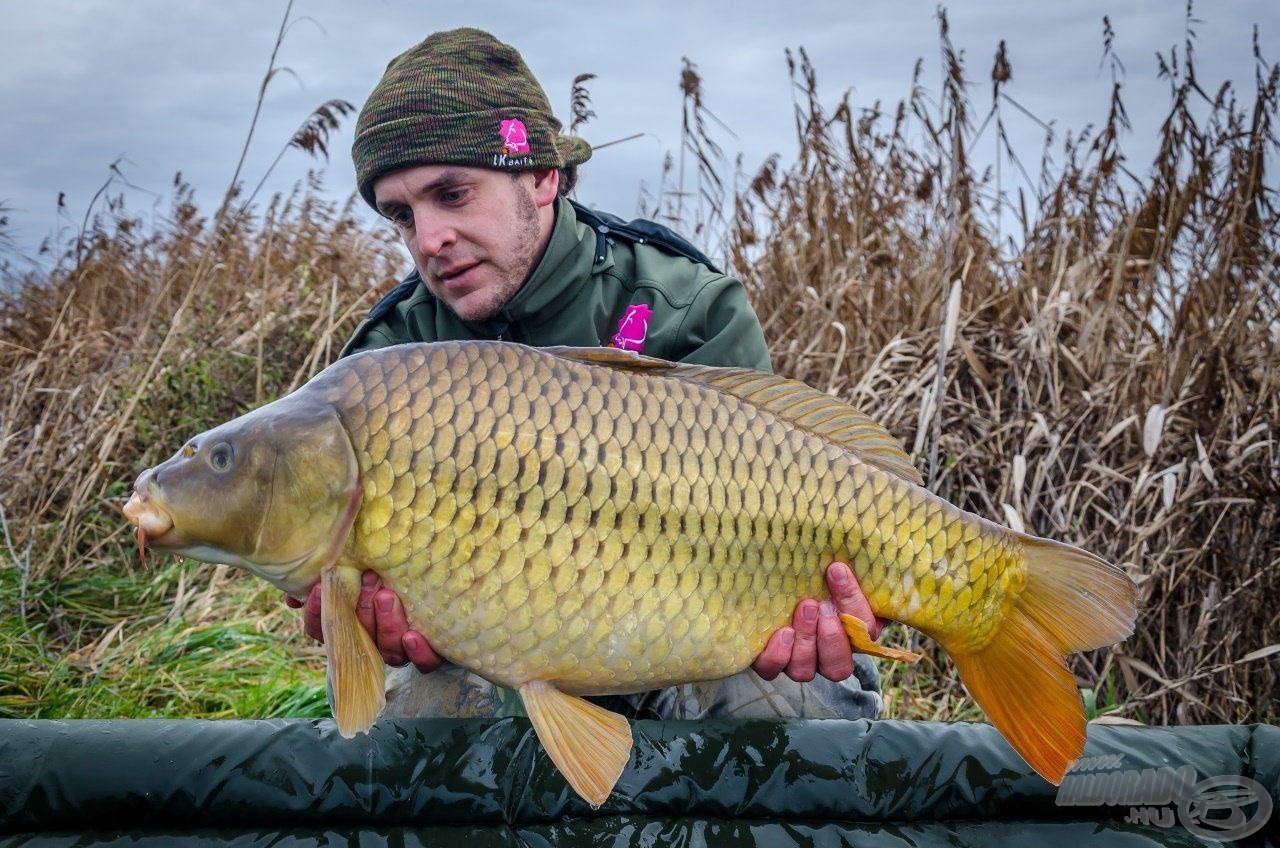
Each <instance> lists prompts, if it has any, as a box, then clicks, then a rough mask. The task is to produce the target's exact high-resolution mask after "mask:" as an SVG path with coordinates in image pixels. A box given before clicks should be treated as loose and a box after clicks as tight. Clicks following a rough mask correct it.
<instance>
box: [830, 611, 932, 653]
mask: <svg viewBox="0 0 1280 848" xmlns="http://www.w3.org/2000/svg"><path fill="white" fill-rule="evenodd" d="M840 622H841V623H842V624H843V625H844V632H845V634H846V635H848V637H849V642H850V643H851V644H852V645H853V652H854V653H855V654H866V655H867V656H869V657H879V658H880V659H882V660H895V661H897V662H909V663H913V662H918V661H919V660H920V654H917V653H914V652H913V651H904V650H902V649H900V648H890V647H889V646H888V645H881V644H880V643H879V642H877V641H875V640H874V639H872V638H871V633H870V631H868V630H867V623H866V622H865V621H863V620H862V619H860V618H858V617H857V616H854V615H849V614H848V613H843V612H842V613H840Z"/></svg>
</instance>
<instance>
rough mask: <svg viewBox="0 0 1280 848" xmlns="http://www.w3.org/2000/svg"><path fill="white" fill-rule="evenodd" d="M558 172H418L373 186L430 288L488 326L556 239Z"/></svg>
mask: <svg viewBox="0 0 1280 848" xmlns="http://www.w3.org/2000/svg"><path fill="white" fill-rule="evenodd" d="M558 188H559V179H558V172H556V171H555V170H546V171H522V172H520V173H518V174H516V175H515V176H514V177H513V176H512V175H511V174H509V173H505V172H502V171H495V170H490V169H487V168H469V167H465V166H462V165H418V166H415V167H412V168H404V169H402V170H399V171H392V172H391V173H388V174H384V175H383V176H381V177H379V178H378V179H377V180H376V181H375V182H374V184H373V193H374V195H375V198H376V200H377V204H378V211H379V212H381V213H382V214H383V215H384V216H386V217H387V218H388V219H390V220H391V221H392V222H393V223H395V225H396V226H397V227H398V228H399V229H400V234H401V235H402V236H403V237H404V243H405V245H406V246H407V247H408V248H409V254H410V255H411V256H412V257H413V262H414V264H415V265H416V266H417V267H418V273H419V274H421V275H422V279H423V281H424V282H425V283H426V285H427V289H428V290H430V291H431V293H432V294H434V295H435V296H436V297H438V298H440V300H442V301H443V302H444V303H445V304H446V305H447V306H448V307H449V308H450V309H452V310H453V311H454V312H455V313H456V314H457V315H458V317H459V318H462V319H463V320H465V321H473V322H475V321H484V320H486V319H488V318H492V317H493V316H494V315H496V314H498V312H499V310H501V309H502V307H503V306H505V305H506V304H507V302H508V301H509V300H511V297H512V296H513V295H514V294H515V293H516V290H517V289H519V288H520V286H521V284H523V283H524V281H525V279H526V278H527V277H528V276H529V272H530V271H531V270H532V269H533V266H534V264H535V263H536V262H537V261H538V258H539V257H540V256H541V255H542V250H543V248H544V247H546V244H547V241H548V240H549V239H550V238H551V227H552V225H553V223H554V221H555V212H554V207H553V205H552V204H553V202H554V201H555V198H556V192H557V190H558Z"/></svg>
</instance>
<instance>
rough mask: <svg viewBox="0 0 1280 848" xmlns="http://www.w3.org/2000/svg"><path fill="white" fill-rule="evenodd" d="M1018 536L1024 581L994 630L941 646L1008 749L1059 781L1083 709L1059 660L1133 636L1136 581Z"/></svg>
mask: <svg viewBox="0 0 1280 848" xmlns="http://www.w3.org/2000/svg"><path fill="white" fill-rule="evenodd" d="M1019 537H1020V538H1021V540H1022V542H1023V546H1024V550H1025V555H1026V562H1027V579H1026V584H1025V585H1024V586H1023V589H1022V592H1021V594H1020V595H1019V596H1018V598H1017V599H1016V601H1015V602H1014V604H1013V606H1012V608H1011V609H1010V610H1009V611H1008V612H1007V614H1006V617H1005V619H1004V621H1003V622H1002V623H1001V624H1000V629H999V630H997V631H996V633H995V635H994V636H993V637H992V638H991V641H990V642H988V643H987V644H986V645H984V646H983V647H982V648H981V649H979V650H978V651H976V652H965V651H963V650H959V649H958V650H955V651H952V650H951V649H950V648H949V647H948V649H947V653H949V654H951V658H952V659H953V660H954V661H955V664H956V668H957V670H958V671H959V672H960V679H961V680H962V681H963V682H964V684H965V686H967V687H968V689H969V693H970V694H971V695H973V699H974V700H975V701H977V702H978V705H979V706H980V707H982V709H983V710H984V711H985V712H986V714H987V717H988V718H990V719H991V723H992V724H994V725H995V726H996V729H997V730H999V731H1000V733H1001V734H1002V735H1003V736H1004V738H1005V739H1007V740H1008V742H1009V744H1010V745H1012V746H1013V748H1014V750H1015V751H1017V752H1018V754H1019V755H1021V756H1022V758H1023V759H1024V760H1026V761H1027V764H1028V765H1030V766H1031V767H1032V768H1033V769H1035V770H1036V771H1037V772H1038V773H1039V774H1040V776H1041V777H1043V778H1044V779H1045V780H1048V781H1049V782H1051V783H1054V784H1061V782H1062V777H1063V775H1064V774H1066V771H1067V768H1068V766H1070V765H1071V763H1072V762H1073V761H1074V760H1076V759H1077V758H1079V756H1080V754H1081V753H1082V752H1083V750H1084V742H1085V715H1084V707H1083V705H1082V703H1081V700H1080V692H1079V690H1078V689H1077V688H1076V679H1075V676H1074V675H1073V674H1072V673H1071V671H1070V669H1068V668H1067V666H1066V662H1065V660H1066V657H1067V655H1068V654H1070V653H1073V652H1075V651H1085V650H1089V649H1091V648H1101V647H1103V646H1106V645H1111V644H1114V643H1116V642H1119V641H1121V640H1122V639H1124V638H1125V637H1127V636H1129V635H1130V634H1131V633H1133V623H1134V619H1135V618H1136V617H1137V587H1136V586H1135V585H1134V583H1133V581H1132V580H1131V579H1129V577H1128V575H1126V574H1125V573H1124V572H1123V571H1121V570H1120V569H1119V568H1117V567H1116V566H1114V565H1112V564H1110V563H1108V562H1105V561H1104V560H1102V559H1099V558H1098V557H1096V556H1094V555H1093V554H1090V553H1088V552H1086V551H1082V550H1080V549H1079V548H1074V547H1072V546H1070V545H1064V544H1061V543H1059V542H1053V541H1050V540H1049V539H1038V538H1034V537H1031V536H1025V535H1022V534H1019ZM943 647H947V646H946V645H945V644H944V646H943Z"/></svg>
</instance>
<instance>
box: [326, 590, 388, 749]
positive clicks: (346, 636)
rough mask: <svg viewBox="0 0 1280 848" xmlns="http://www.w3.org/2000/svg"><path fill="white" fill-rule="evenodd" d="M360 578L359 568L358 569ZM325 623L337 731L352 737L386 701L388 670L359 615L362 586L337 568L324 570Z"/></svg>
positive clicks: (376, 715) (368, 723) (364, 727)
mask: <svg viewBox="0 0 1280 848" xmlns="http://www.w3.org/2000/svg"><path fill="white" fill-rule="evenodd" d="M354 573H355V575H356V578H355V579H356V581H358V580H359V579H360V578H359V572H354ZM320 576H321V579H322V580H323V581H324V582H323V585H322V586H321V587H320V602H321V604H320V626H321V629H322V631H323V633H324V648H325V653H326V654H327V655H328V658H329V677H330V682H331V683H332V686H333V712H334V718H335V719H337V721H338V732H339V733H341V734H342V735H343V736H345V737H346V738H347V739H350V738H351V737H353V736H355V735H356V733H357V732H361V731H367V730H368V729H369V728H370V727H371V726H372V725H373V721H374V719H376V718H377V717H378V713H379V712H380V711H381V710H382V706H383V704H385V703H386V695H385V686H386V672H385V670H384V668H385V667H384V665H383V662H382V656H381V655H380V654H379V653H378V647H377V645H375V644H374V643H373V638H372V637H370V636H369V633H368V631H366V630H365V629H364V627H362V626H361V625H360V619H358V618H357V617H356V599H357V598H358V597H359V588H358V583H357V587H353V586H350V585H348V584H347V582H346V581H344V580H343V579H342V575H341V574H340V573H339V572H338V569H337V568H334V567H332V566H331V567H328V568H325V569H324V570H323V571H322V572H320Z"/></svg>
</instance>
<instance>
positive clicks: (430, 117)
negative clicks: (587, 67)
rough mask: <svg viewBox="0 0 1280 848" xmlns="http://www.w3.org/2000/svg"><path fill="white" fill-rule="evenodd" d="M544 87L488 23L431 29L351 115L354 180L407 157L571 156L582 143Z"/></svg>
mask: <svg viewBox="0 0 1280 848" xmlns="http://www.w3.org/2000/svg"><path fill="white" fill-rule="evenodd" d="M560 127H561V124H560V122H559V121H557V120H556V119H555V117H554V116H553V115H552V114H551V103H550V101H548V100H547V95H546V92H544V91H543V90H542V86H541V85H539V84H538V81H537V80H536V79H534V77H533V73H532V72H531V71H530V70H529V68H528V66H527V65H525V63H524V60H523V59H521V58H520V54H519V53H517V52H516V50H515V48H513V47H511V46H510V45H507V44H503V43H502V42H501V41H498V40H497V39H496V38H494V37H493V36H492V35H490V34H489V33H487V32H483V31H481V30H478V29H455V30H451V31H449V32H437V33H435V34H433V35H430V36H428V37H427V38H426V40H425V41H423V42H422V43H421V44H418V45H417V46H415V47H413V48H411V49H409V50H407V51H405V52H404V53H401V54H400V55H399V56H397V57H396V58H394V59H392V60H391V63H390V64H388V65H387V70H386V73H385V74H383V76H382V79H381V80H380V81H379V82H378V84H377V86H375V87H374V89H373V92H372V93H371V94H370V95H369V99H368V100H367V101H366V102H365V104H364V108H363V109H361V110H360V117H359V119H358V120H357V121H356V135H355V142H354V143H353V144H352V146H351V158H352V160H353V161H354V162H355V166H356V186H357V187H358V188H359V190H360V194H361V195H362V196H363V197H364V199H365V200H366V201H368V203H369V205H370V206H374V205H375V203H374V194H373V183H374V181H375V180H377V179H378V177H381V176H382V175H383V174H386V173H388V172H390V171H395V170H398V169H400V168H407V167H411V166H414V165H444V164H453V165H470V166H473V167H482V168H497V169H499V170H512V171H523V170H530V169H540V168H560V167H564V166H566V165H577V164H579V163H582V162H585V161H587V159H589V158H590V157H591V146H590V145H588V144H587V143H586V142H585V141H583V140H582V139H580V138H577V137H576V136H564V135H560Z"/></svg>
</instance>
